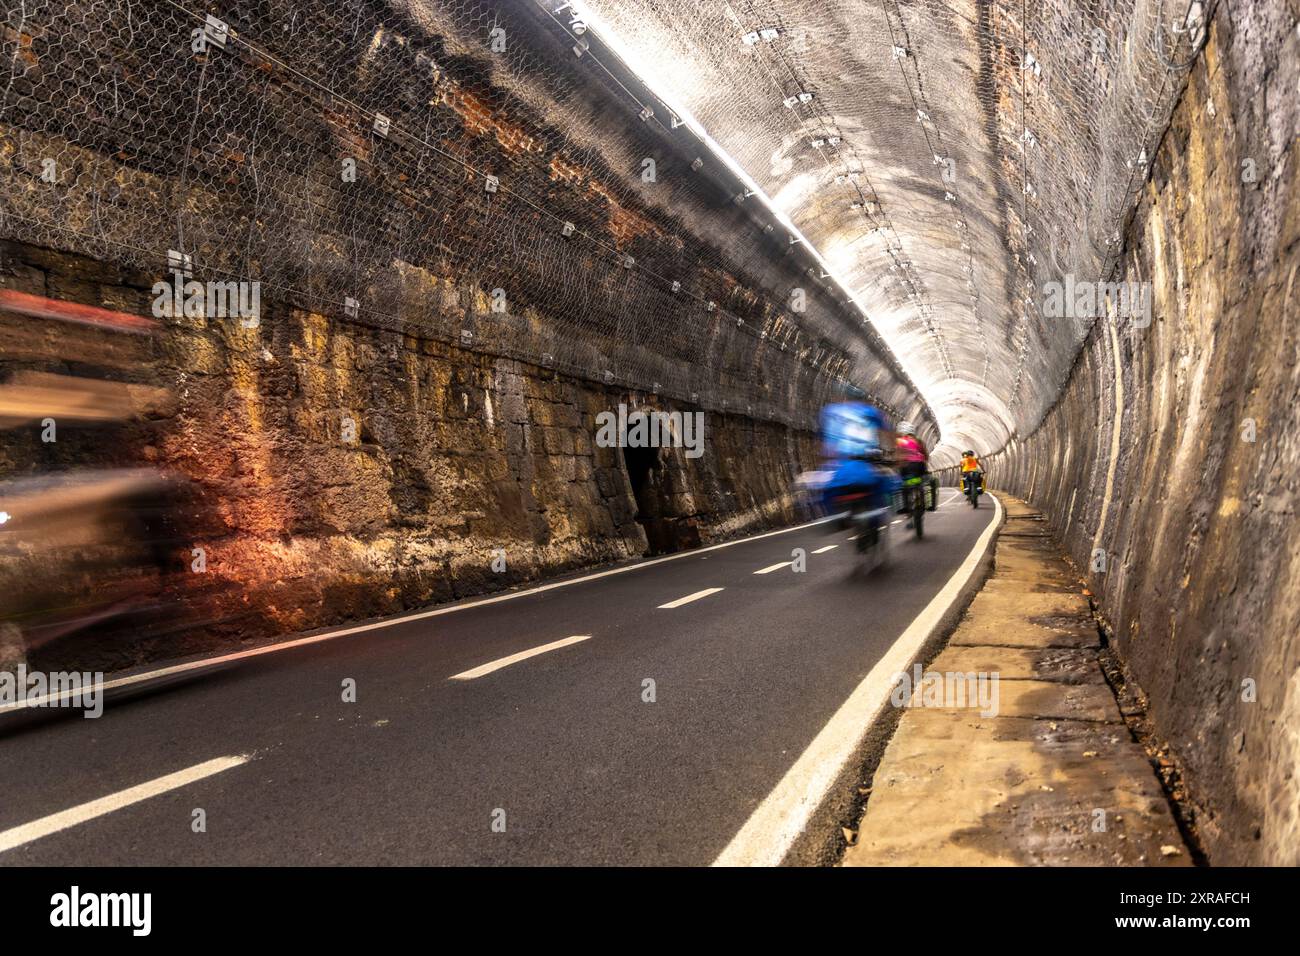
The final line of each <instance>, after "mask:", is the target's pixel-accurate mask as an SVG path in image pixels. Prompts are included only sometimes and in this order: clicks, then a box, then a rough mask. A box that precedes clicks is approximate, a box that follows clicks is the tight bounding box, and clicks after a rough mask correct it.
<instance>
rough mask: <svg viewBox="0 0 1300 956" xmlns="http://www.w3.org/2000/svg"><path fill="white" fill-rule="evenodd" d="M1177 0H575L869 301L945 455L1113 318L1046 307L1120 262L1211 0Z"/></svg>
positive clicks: (1004, 421) (998, 440)
mask: <svg viewBox="0 0 1300 956" xmlns="http://www.w3.org/2000/svg"><path fill="white" fill-rule="evenodd" d="M1103 7H1104V8H1105V9H1103ZM1177 7H1178V9H1176V10H1175V9H1172V8H1171V9H1167V10H1166V9H1163V8H1162V7H1161V6H1160V5H1159V4H1149V3H1145V2H1142V0H1138V2H1136V3H1133V2H1124V0H1120V2H1119V3H1117V4H1101V3H1096V2H1077V3H1068V4H1066V3H1054V4H1047V5H1034V6H1033V7H1032V8H1031V7H1029V6H1027V5H1024V4H989V3H979V2H974V0H918V2H912V3H898V2H894V0H880V2H864V0H825V2H819V3H816V4H809V3H805V2H801V0H762V2H754V3H740V2H735V0H695V2H691V3H682V2H679V0H584V2H582V3H579V4H575V5H574V9H575V10H576V11H577V14H578V15H580V16H584V17H586V18H587V20H589V21H590V23H589V25H590V27H591V28H592V29H594V30H596V31H597V32H598V33H599V34H600V35H601V37H602V38H603V39H604V40H606V41H607V42H609V43H611V44H612V45H613V46H614V47H615V48H616V49H617V50H619V52H620V54H621V55H622V56H623V57H624V59H626V60H627V61H628V65H629V67H631V68H632V69H633V70H634V71H636V72H638V73H640V74H641V75H642V77H643V78H645V79H646V80H647V82H648V83H649V84H650V85H651V86H652V87H654V88H656V89H657V90H658V91H659V92H660V93H661V94H662V95H664V97H665V99H668V100H669V101H670V102H674V103H676V104H679V105H680V108H681V109H682V110H683V111H685V112H687V113H689V114H690V115H691V116H693V117H694V119H695V120H696V121H698V122H699V124H700V125H701V126H702V127H703V128H704V129H706V130H707V131H708V133H709V134H710V135H711V136H712V137H713V139H714V140H715V141H717V143H718V144H719V145H720V146H721V147H722V148H723V149H724V150H725V151H726V152H727V153H728V154H729V155H730V156H731V157H732V158H733V159H734V160H735V162H736V163H737V164H738V165H739V166H740V167H741V168H742V169H743V170H744V171H745V172H746V173H748V174H749V175H750V176H751V177H752V178H753V179H754V181H755V182H757V183H758V185H759V186H760V187H761V188H762V190H763V191H764V192H765V193H766V194H767V195H768V196H770V197H771V199H772V200H773V202H774V203H775V205H776V206H777V207H778V209H780V210H781V211H782V212H784V213H785V214H787V215H788V216H789V217H790V219H791V221H792V222H793V223H794V224H795V225H796V226H797V227H798V228H799V229H800V230H801V231H802V232H803V233H804V234H805V235H806V236H807V237H808V238H809V240H810V241H811V242H812V243H813V245H814V246H815V247H816V248H817V249H818V250H819V251H820V252H821V254H822V255H823V256H824V257H825V259H826V260H827V261H828V262H829V263H830V265H831V267H832V269H834V270H835V271H836V272H837V274H838V275H839V277H840V278H841V280H842V281H843V282H844V283H845V285H846V286H847V288H849V289H850V290H851V292H853V293H854V294H855V296H856V297H857V298H858V299H859V301H860V302H861V303H862V304H863V305H864V307H865V308H866V310H867V312H868V314H869V315H870V316H871V318H872V320H873V322H874V323H875V325H876V327H877V329H878V330H879V331H880V333H881V335H882V336H883V338H884V339H885V341H886V342H887V343H888V345H889V346H890V347H891V348H892V349H893V351H894V352H895V354H896V355H897V356H898V358H899V361H900V363H901V365H902V367H903V368H904V370H905V371H906V372H907V373H908V375H909V376H910V377H911V378H912V380H913V381H915V382H916V383H917V385H918V387H919V388H920V389H921V392H922V394H923V396H924V397H925V399H926V400H927V401H928V403H929V404H930V406H931V407H932V408H933V409H934V412H935V414H936V416H937V418H938V421H939V424H940V427H941V430H942V446H941V448H940V449H939V450H938V452H939V454H938V461H941V462H942V461H950V460H951V459H952V458H953V456H954V454H955V452H959V451H960V450H961V449H962V448H965V447H973V448H975V449H977V450H979V451H981V452H992V451H995V450H997V449H999V448H1001V447H1002V446H1003V445H1004V444H1006V442H1007V441H1008V440H1009V439H1010V438H1011V437H1012V436H1013V435H1016V434H1019V435H1025V434H1027V433H1029V432H1030V431H1032V430H1033V428H1034V427H1035V426H1036V425H1037V424H1038V423H1039V422H1040V421H1041V420H1042V417H1043V415H1044V414H1045V413H1046V411H1047V410H1048V409H1049V408H1050V407H1051V405H1052V403H1053V402H1054V400H1055V399H1056V397H1057V395H1058V394H1059V392H1060V389H1061V386H1062V384H1063V382H1064V381H1065V378H1066V375H1067V373H1068V371H1069V368H1070V365H1071V363H1072V362H1073V360H1074V357H1075V355H1076V354H1077V352H1078V350H1079V347H1080V345H1081V343H1082V341H1083V339H1084V337H1085V336H1086V334H1087V332H1088V327H1089V324H1090V319H1091V318H1092V317H1091V316H1085V317H1083V320H1079V319H1073V318H1068V317H1066V318H1047V317H1044V316H1043V315H1042V308H1041V304H1042V299H1043V293H1044V290H1045V289H1046V287H1047V284H1048V283H1052V282H1062V281H1064V279H1065V276H1066V275H1067V274H1068V275H1070V276H1072V277H1073V278H1075V279H1078V280H1087V281H1097V280H1098V279H1101V278H1103V277H1105V276H1106V275H1107V273H1108V271H1109V269H1110V267H1111V265H1112V264H1113V263H1114V261H1115V257H1116V255H1117V252H1118V249H1119V242H1118V238H1119V234H1120V232H1121V231H1122V229H1121V226H1122V222H1123V219H1124V217H1125V216H1126V215H1127V214H1128V212H1129V211H1130V210H1131V208H1132V197H1133V193H1134V190H1135V189H1136V188H1137V187H1138V186H1139V185H1140V184H1141V182H1142V180H1143V179H1144V176H1145V172H1146V168H1147V155H1148V150H1149V149H1150V146H1151V142H1150V141H1151V139H1152V138H1153V137H1158V136H1159V134H1160V133H1161V132H1162V130H1163V128H1164V123H1165V117H1167V115H1168V110H1169V108H1170V106H1171V103H1172V99H1173V95H1174V92H1175V91H1176V89H1177V87H1178V85H1179V84H1178V79H1179V77H1180V76H1181V72H1180V69H1181V64H1180V63H1179V62H1177V60H1176V59H1175V55H1176V51H1177V49H1178V44H1180V43H1182V44H1184V46H1185V44H1186V43H1188V42H1193V43H1194V42H1197V38H1196V37H1195V33H1196V29H1195V28H1193V29H1190V30H1189V29H1187V26H1186V24H1187V23H1188V21H1189V17H1190V18H1191V20H1192V22H1193V23H1198V22H1199V17H1200V14H1199V12H1197V10H1193V9H1192V8H1199V4H1192V5H1191V7H1188V6H1187V5H1184V4H1178V5H1177ZM1189 11H1190V12H1189ZM1162 18H1163V19H1162ZM1183 55H1184V56H1185V49H1184V51H1183Z"/></svg>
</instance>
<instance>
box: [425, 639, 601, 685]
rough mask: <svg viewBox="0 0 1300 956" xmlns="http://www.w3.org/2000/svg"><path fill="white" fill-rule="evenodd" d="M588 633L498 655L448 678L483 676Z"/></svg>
mask: <svg viewBox="0 0 1300 956" xmlns="http://www.w3.org/2000/svg"><path fill="white" fill-rule="evenodd" d="M590 639H591V635H590V634H575V635H573V636H572V637H566V638H564V639H563V640H560V641H551V643H549V644H542V645H541V646H540V647H533V648H530V649H529V650H526V651H520V652H519V653H518V654H511V655H510V656H509V657H500V658H498V659H496V660H494V661H489V662H488V663H486V664H480V665H479V666H478V667H475V668H471V669H470V670H467V671H462V672H461V673H459V674H453V675H452V676H451V677H450V678H449V679H450V680H473V679H474V678H476V677H483V676H485V675H487V674H491V673H492V672H493V671H499V670H501V668H503V667H509V666H510V665H511V664H518V663H519V662H520V661H526V660H528V658H530V657H536V656H537V655H538V654H545V653H546V652H547V651H554V650H558V649H560V648H561V647H568V646H569V645H570V644H577V643H578V642H579V641H586V640H590Z"/></svg>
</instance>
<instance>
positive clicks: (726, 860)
mask: <svg viewBox="0 0 1300 956" xmlns="http://www.w3.org/2000/svg"><path fill="white" fill-rule="evenodd" d="M990 497H992V498H993V501H994V504H995V506H996V507H995V509H994V512H993V520H992V521H991V522H989V526H988V527H987V528H985V529H984V533H983V534H981V535H980V537H979V539H978V540H977V541H976V542H975V546H974V547H973V548H972V549H971V551H970V553H969V554H968V555H966V559H965V560H964V561H963V562H962V564H961V567H959V568H958V569H957V570H956V571H955V572H954V573H953V575H952V577H950V578H949V579H948V582H947V584H945V585H944V586H943V589H942V590H941V591H940V592H939V593H938V594H936V595H935V596H934V598H933V599H932V600H931V601H930V603H929V604H927V605H926V606H925V609H924V610H922V611H921V613H920V614H918V615H917V616H916V618H915V620H913V621H912V623H911V624H909V625H908V626H907V630H905V631H903V633H902V634H901V635H900V636H899V638H898V640H896V641H895V642H894V644H893V646H892V647H890V649H889V650H888V651H887V652H885V656H884V657H882V658H881V659H880V660H879V661H878V662H877V663H876V666H875V667H873V668H872V669H871V671H870V673H868V674H867V676H866V677H864V678H863V679H862V682H861V683H860V684H858V686H857V687H856V688H854V690H853V693H852V694H850V695H849V698H848V700H846V701H845V702H844V703H843V704H841V705H840V708H839V710H837V711H836V712H835V714H834V716H832V717H831V719H830V721H829V722H828V723H827V724H826V726H825V727H823V728H822V729H821V731H820V732H819V733H818V734H817V736H816V737H815V738H813V742H812V743H810V744H809V745H808V747H807V749H805V750H804V752H803V753H802V754H801V755H800V756H799V759H798V760H796V761H795V762H794V766H792V767H791V768H790V769H789V770H788V771H786V774H785V776H784V777H782V778H781V781H780V782H779V783H778V784H777V785H776V788H775V789H773V791H772V792H771V793H769V794H768V795H767V796H766V797H765V798H764V799H763V801H762V802H761V803H760V804H759V805H758V807H757V808H756V809H755V810H754V812H753V813H752V814H751V815H750V817H749V819H748V820H747V821H746V822H745V825H744V826H743V827H741V828H740V832H739V833H737V834H736V835H735V836H734V837H732V839H731V842H730V843H728V844H727V846H726V848H725V849H724V850H723V851H722V852H721V853H720V854H718V858H717V859H716V860H714V861H713V865H714V866H777V865H779V864H780V862H781V861H782V860H783V859H784V858H785V855H786V853H787V852H789V850H790V847H791V845H793V843H794V841H795V839H796V838H797V837H798V836H799V834H800V833H802V832H803V829H804V827H805V826H807V825H808V818H809V817H810V816H812V814H813V811H815V810H816V809H817V807H818V806H820V804H821V802H822V799H823V798H824V797H825V795H826V792H827V791H828V790H829V789H830V787H831V786H832V784H834V783H835V780H836V778H837V777H839V775H840V771H841V770H842V769H843V767H844V764H845V762H846V761H847V760H848V759H849V757H850V756H851V755H852V754H853V753H854V751H856V750H857V748H858V746H859V745H860V743H861V742H862V740H863V739H864V738H865V737H866V735H867V732H868V731H869V730H870V728H871V726H872V725H873V724H874V723H875V722H876V720H877V719H879V717H880V715H881V713H883V712H884V709H885V707H886V706H887V705H888V703H889V694H890V691H891V690H892V688H893V686H894V677H895V675H897V674H900V673H905V672H906V670H907V667H908V665H910V664H911V663H912V661H913V660H914V659H915V657H916V655H917V653H918V652H919V651H920V649H921V646H922V645H923V644H924V643H925V641H926V639H927V638H928V637H929V636H930V632H931V631H932V630H933V629H934V628H935V626H936V625H937V624H938V623H939V621H940V620H941V619H942V618H943V616H944V614H946V613H947V611H948V609H949V608H950V607H951V606H952V603H953V602H954V601H955V600H957V598H958V596H959V595H960V594H961V591H962V588H964V587H965V586H966V583H967V582H968V581H969V580H970V579H971V577H972V576H973V575H974V574H975V570H976V568H977V567H979V563H980V559H981V558H982V557H983V556H984V553H985V551H986V550H987V549H988V545H989V541H990V540H991V539H992V537H993V535H994V534H995V533H996V532H997V528H998V520H999V518H1000V517H1001V514H1002V503H1001V502H1000V501H998V499H997V498H996V497H995V496H992V495H990Z"/></svg>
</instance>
